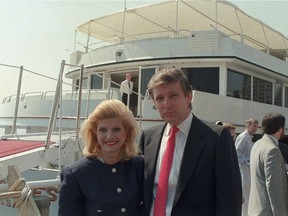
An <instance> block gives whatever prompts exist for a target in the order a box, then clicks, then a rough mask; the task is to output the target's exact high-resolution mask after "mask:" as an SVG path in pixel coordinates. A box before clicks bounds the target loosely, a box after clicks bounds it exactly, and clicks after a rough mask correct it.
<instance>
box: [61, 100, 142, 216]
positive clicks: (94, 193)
mask: <svg viewBox="0 0 288 216" xmlns="http://www.w3.org/2000/svg"><path fill="white" fill-rule="evenodd" d="M81 134H82V138H83V140H84V145H85V147H84V150H83V155H84V156H85V158H83V159H81V160H79V161H77V162H75V163H73V164H71V165H69V166H66V167H64V168H63V169H62V172H61V185H60V192H59V212H58V213H59V214H58V215H59V216H68V215H69V216H70V215H73V216H77V215H79V216H80V215H81V216H89V215H93V216H94V215H98V214H99V215H105V216H110V215H113V216H114V215H129V216H136V215H137V216H138V215H142V208H143V201H142V200H143V199H142V182H143V168H144V158H143V157H142V156H137V148H136V144H135V139H136V136H137V134H138V125H137V122H136V120H135V119H134V117H133V114H132V113H131V111H130V110H129V109H128V108H127V107H126V106H125V105H124V104H123V103H122V102H121V101H118V100H106V101H103V102H102V103H100V104H99V105H98V106H97V107H96V108H95V110H94V111H93V112H92V113H91V114H90V116H89V118H88V119H87V120H86V121H85V122H84V123H83V125H82V127H81Z"/></svg>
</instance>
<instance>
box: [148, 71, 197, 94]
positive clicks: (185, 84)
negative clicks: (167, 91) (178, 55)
mask: <svg viewBox="0 0 288 216" xmlns="http://www.w3.org/2000/svg"><path fill="white" fill-rule="evenodd" d="M177 81H179V82H180V85H181V87H182V89H183V91H184V94H185V95H188V94H189V93H190V92H191V91H192V86H191V85H190V84H189V80H188V78H187V76H186V75H185V74H184V73H183V72H182V70H181V69H179V68H167V69H163V70H160V71H159V72H158V73H156V74H154V75H153V76H152V78H151V80H150V81H149V83H148V92H149V94H150V96H151V98H152V99H154V95H153V89H154V88H156V87H158V86H160V85H162V84H168V83H174V82H177Z"/></svg>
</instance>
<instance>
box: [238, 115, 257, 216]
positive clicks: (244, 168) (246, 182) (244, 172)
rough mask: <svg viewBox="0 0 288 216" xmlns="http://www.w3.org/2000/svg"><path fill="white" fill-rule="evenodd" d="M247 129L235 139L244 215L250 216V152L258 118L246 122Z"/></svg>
mask: <svg viewBox="0 0 288 216" xmlns="http://www.w3.org/2000/svg"><path fill="white" fill-rule="evenodd" d="M245 127H246V130H245V131H244V132H242V133H241V134H239V135H238V136H237V138H236V141H235V146H236V151H237V156H238V161H239V166H240V172H241V179H242V190H243V199H244V203H243V206H242V216H248V203H249V193H250V152H251V149H252V146H253V142H252V138H253V135H254V134H255V133H256V132H257V127H258V120H256V119H254V118H250V119H248V120H246V123H245Z"/></svg>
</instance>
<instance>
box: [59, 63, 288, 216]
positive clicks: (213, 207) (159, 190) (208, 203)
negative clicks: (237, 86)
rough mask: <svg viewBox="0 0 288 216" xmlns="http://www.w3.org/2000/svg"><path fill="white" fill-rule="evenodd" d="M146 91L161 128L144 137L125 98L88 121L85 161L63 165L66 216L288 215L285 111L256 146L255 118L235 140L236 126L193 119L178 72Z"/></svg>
mask: <svg viewBox="0 0 288 216" xmlns="http://www.w3.org/2000/svg"><path fill="white" fill-rule="evenodd" d="M130 77H131V76H130ZM127 80H128V81H129V74H128V79H127ZM128 81H127V82H128ZM127 82H125V85H126V84H127V85H126V87H127V88H129V87H130V86H131V83H130V84H129V85H128V83H127ZM123 86H124V85H123ZM148 92H149V94H150V96H151V98H152V100H153V102H154V105H155V107H156V108H157V110H158V112H159V114H160V116H161V118H162V119H163V120H164V122H163V124H161V125H157V126H153V127H151V128H148V129H145V130H144V131H142V133H141V135H140V134H139V131H138V127H137V123H136V120H135V118H134V116H133V114H132V112H131V111H130V110H129V108H128V107H127V106H126V105H125V104H124V103H123V102H121V101H118V100H106V101H103V102H102V103H101V104H99V105H98V106H97V107H96V108H95V110H94V111H93V112H92V113H91V114H90V116H89V117H88V119H87V120H86V121H85V122H84V123H83V124H82V126H81V130H80V131H81V134H82V138H83V143H84V146H85V147H84V149H83V155H84V158H83V159H81V160H79V161H76V162H74V163H73V164H70V165H68V166H65V167H64V168H63V169H62V172H61V185H60V192H59V216H68V215H69V216H70V215H74V216H78V215H79V216H80V215H81V216H90V215H105V216H112V215H113V216H115V215H129V216H138V215H139V216H170V215H171V216H186V215H187V216H192V215H193V216H241V215H251V216H254V215H255V216H256V215H259V216H261V215H263V216H264V215H265V216H270V215H271V216H275V215H279V216H288V199H287V196H288V191H287V190H288V189H287V177H286V170H285V162H284V159H283V157H282V156H281V155H282V154H281V151H280V150H279V147H278V140H279V139H280V138H281V137H282V136H283V135H284V130H285V118H284V116H283V115H281V114H279V113H269V114H267V115H266V116H265V117H264V118H263V120H262V129H263V132H264V136H263V137H262V138H261V139H260V140H258V141H257V142H256V143H255V144H254V143H253V142H252V137H253V134H254V133H255V132H256V130H257V128H258V121H257V120H256V119H253V118H252V119H249V120H247V121H246V130H245V131H244V132H243V133H241V134H239V135H238V136H237V137H236V133H235V131H236V127H235V126H234V125H233V124H230V123H223V122H220V121H219V122H216V123H208V122H205V121H202V120H200V119H199V118H197V116H196V115H195V114H194V113H192V106H191V102H192V86H191V85H190V83H189V80H188V79H187V77H186V76H185V75H184V73H183V72H182V71H181V70H180V69H177V68H168V69H163V70H161V71H159V72H158V73H156V74H155V75H154V76H153V77H152V78H151V80H150V81H149V83H148ZM127 94H128V95H129V92H127ZM138 135H139V139H136V138H137V137H138ZM136 140H138V142H137V141H136ZM249 197H250V198H249Z"/></svg>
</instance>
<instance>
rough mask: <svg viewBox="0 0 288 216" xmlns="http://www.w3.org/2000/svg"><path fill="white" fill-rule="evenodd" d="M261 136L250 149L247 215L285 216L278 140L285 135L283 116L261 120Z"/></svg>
mask: <svg viewBox="0 0 288 216" xmlns="http://www.w3.org/2000/svg"><path fill="white" fill-rule="evenodd" d="M262 129H263V132H264V135H263V137H262V138H261V139H260V140H258V141H257V142H256V143H255V144H254V145H253V147H252V150H251V160H250V169H251V191H250V198H249V206H248V214H249V215H250V216H254V215H255V216H256V215H257V216H278V215H279V216H287V215H288V186H287V175H286V170H285V163H284V159H283V157H282V154H281V151H280V149H279V146H278V144H279V143H278V140H279V139H280V138H281V137H282V136H283V135H284V132H285V117H284V116H283V115H281V114H280V113H275V112H273V113H268V114H267V115H266V116H265V117H264V118H263V120H262Z"/></svg>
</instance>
